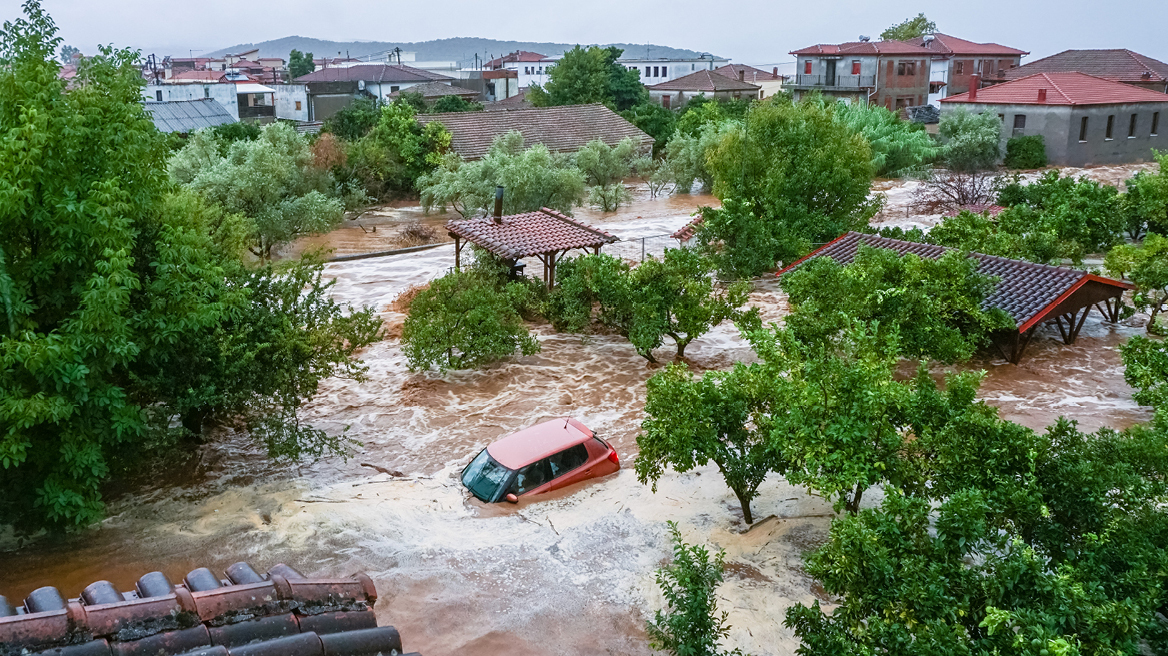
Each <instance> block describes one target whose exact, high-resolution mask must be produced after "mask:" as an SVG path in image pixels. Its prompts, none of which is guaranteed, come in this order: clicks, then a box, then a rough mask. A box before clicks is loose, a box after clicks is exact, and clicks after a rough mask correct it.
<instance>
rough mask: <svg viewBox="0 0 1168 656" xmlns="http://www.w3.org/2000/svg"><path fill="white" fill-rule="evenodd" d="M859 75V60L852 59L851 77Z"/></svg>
mask: <svg viewBox="0 0 1168 656" xmlns="http://www.w3.org/2000/svg"><path fill="white" fill-rule="evenodd" d="M859 74H860V60H859V59H853V60H852V75H859Z"/></svg>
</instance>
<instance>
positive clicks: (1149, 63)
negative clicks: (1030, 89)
mask: <svg viewBox="0 0 1168 656" xmlns="http://www.w3.org/2000/svg"><path fill="white" fill-rule="evenodd" d="M1070 72H1079V73H1086V74H1088V75H1094V76H1095V77H1101V78H1104V79H1106V80H1115V81H1116V82H1157V81H1159V82H1166V81H1168V64H1165V63H1164V62H1162V61H1160V60H1158V59H1152V58H1151V57H1145V56H1144V55H1141V54H1139V53H1138V52H1132V51H1131V50H1124V49H1115V50H1064V51H1062V52H1060V53H1058V54H1057V55H1051V56H1049V57H1043V58H1042V59H1037V60H1035V61H1032V62H1030V63H1027V64H1023V65H1021V66H1019V67H1017V68H1013V69H1010V70H1008V71H1005V73H1004V75H1003V77H1004V78H1005V79H1007V80H1016V79H1018V78H1022V77H1026V76H1027V75H1034V74H1035V73H1070ZM1145 73H1147V74H1148V77H1146V78H1145V77H1143V76H1144V74H1145Z"/></svg>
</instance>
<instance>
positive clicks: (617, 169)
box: [553, 69, 638, 212]
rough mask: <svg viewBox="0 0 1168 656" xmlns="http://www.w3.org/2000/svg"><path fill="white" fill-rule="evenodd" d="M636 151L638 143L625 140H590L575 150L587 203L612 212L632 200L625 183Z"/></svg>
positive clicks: (628, 138)
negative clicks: (610, 142) (612, 144)
mask: <svg viewBox="0 0 1168 656" xmlns="http://www.w3.org/2000/svg"><path fill="white" fill-rule="evenodd" d="M553 70H554V69H553ZM637 148H638V145H637V142H636V141H634V140H633V138H632V137H626V138H624V139H622V140H621V142H620V143H618V144H617V145H616V146H609V145H608V144H606V143H604V142H603V141H601V140H600V139H593V140H592V141H589V142H588V143H587V144H585V145H584V147H583V148H581V149H580V150H579V151H577V153H576V157H575V161H576V166H577V167H578V168H579V169H580V171H581V172H582V173H583V174H584V181H585V182H586V183H587V184H588V186H589V190H588V202H589V203H591V204H592V205H594V206H595V207H597V208H598V209H600V210H602V211H605V212H615V211H616V210H617V208H619V207H620V206H621V205H625V204H628V203H629V201H631V200H632V197H631V196H630V195H629V191H628V189H625V184H624V180H625V178H627V177H629V175H631V174H632V166H633V160H634V159H635V158H636V157H637Z"/></svg>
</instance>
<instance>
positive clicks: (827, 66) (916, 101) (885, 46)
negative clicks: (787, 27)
mask: <svg viewBox="0 0 1168 656" xmlns="http://www.w3.org/2000/svg"><path fill="white" fill-rule="evenodd" d="M790 54H792V55H795V58H796V63H795V75H794V76H793V78H792V84H790V85H788V88H790V89H791V90H792V91H794V94H795V99H796V100H798V99H799V98H801V97H803V96H805V95H806V94H808V93H813V92H818V93H822V94H823V95H825V96H828V97H832V98H837V99H839V100H843V101H844V102H862V103H868V104H877V105H882V106H884V107H887V108H888V109H891V110H896V109H900V108H901V107H913V106H917V105H923V104H925V102H926V101H927V99H928V95H929V63H930V60H931V59H932V56H933V53H932V51H930V50H929V49H927V48H923V47H921V46H919V45H914V44H911V43H905V42H903V41H865V40H861V41H854V42H851V43H840V44H819V45H814V46H810V47H808V48H803V49H801V50H795V51H792V52H791V53H790Z"/></svg>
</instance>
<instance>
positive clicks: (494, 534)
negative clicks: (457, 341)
mask: <svg viewBox="0 0 1168 656" xmlns="http://www.w3.org/2000/svg"><path fill="white" fill-rule="evenodd" d="M1112 168H1114V167H1112ZM1124 177H1126V176H1124ZM881 185H882V186H884V187H885V189H882V190H881V191H884V192H888V193H889V195H890V196H897V195H898V194H900V195H903V187H904V185H903V183H896V184H894V183H881ZM638 191H639V197H638V200H637V201H636V202H635V203H634V204H633V205H632V206H631V207H629V208H626V209H623V210H622V211H620V212H619V213H615V214H607V215H601V214H598V213H594V212H591V211H580V212H578V213H577V216H578V217H580V218H582V219H584V220H586V221H589V222H594V223H598V224H602V225H603V227H604V228H605V229H606V230H609V231H610V232H612V233H613V234H616V235H618V236H619V237H621V238H622V239H626V240H630V241H628V242H626V243H625V244H623V245H622V247H621V248H622V249H623V250H619V252H620V253H621V254H622V256H625V257H629V258H630V259H638V255H637V254H638V252H639V250H640V249H641V248H645V249H647V250H648V252H649V253H650V254H651V253H653V252H659V249H661V248H664V247H665V246H666V245H671V242H670V241H669V240H668V239H667V238H663V237H660V236H661V235H668V234H669V233H671V232H673V231H674V230H676V229H678V228H680V227H681V226H682V225H684V224H685V223H686V222H688V221H689V220H690V216H691V214H692V212H693V211H694V210H695V209H696V208H697V207H698V206H699V205H711V204H716V202H717V201H716V200H714V199H712V198H710V197H706V196H688V195H683V196H676V197H668V198H663V199H656V200H650V199H648V198H646V197H645V194H644V193H643V191H641V190H638ZM889 206H890V207H895V206H894V204H893V202H892V200H891V199H890V204H889ZM446 218H448V217H445V216H435V215H429V216H426V215H424V214H423V213H422V212H421V209H420V208H417V207H409V206H399V207H386V208H381V209H378V210H375V211H374V212H371V213H369V214H367V215H365V216H364V217H362V218H360V219H358V220H357V221H354V222H350V223H347V224H346V225H345V226H344V227H342V228H340V229H338V230H337V231H335V232H333V233H331V234H329V235H326V236H322V237H319V238H313V239H310V240H305V241H304V242H302V243H299V244H297V245H296V246H295V248H294V249H293V250H295V251H303V250H305V249H308V248H316V247H322V246H324V247H331V248H334V249H335V251H336V252H338V253H354V252H370V251H378V250H385V249H388V248H393V247H394V235H395V231H396V230H398V229H400V227H401V226H402V225H404V224H407V223H410V222H414V221H421V222H423V223H428V224H430V225H434V226H438V227H440V226H441V223H443V222H444V221H445V219H446ZM887 219H888V221H889V222H892V221H894V220H896V219H894V218H893V217H891V216H890V217H887ZM900 220H901V221H905V222H918V223H921V224H923V225H929V224H930V223H929V221H930V219H929V218H928V217H912V216H907V217H902V218H901V219H900ZM358 224H359V225H358ZM374 226H376V227H377V228H378V229H377V231H376V232H374V231H373V230H371V228H372V227H374ZM654 249H657V251H654ZM451 266H453V245H452V244H444V245H441V246H439V247H437V248H434V249H431V250H427V251H422V252H417V253H411V254H408V255H401V256H394V257H385V258H376V259H367V260H360V261H353V262H343V263H333V264H330V265H328V268H327V271H328V274H329V275H330V276H333V277H335V279H336V281H337V284H336V286H335V288H334V294H335V295H336V297H337V298H339V299H342V300H344V301H347V302H350V303H352V304H354V305H369V306H372V307H374V308H376V309H377V310H378V312H380V314H381V317H382V319H383V320H384V322H385V325H386V330H387V335H388V338H387V339H385V340H384V341H382V342H379V343H377V344H374V345H373V346H371V347H369V348H367V349H366V350H365V351H364V352H362V353H361V357H362V358H363V359H364V360H365V362H366V363H367V364H368V366H369V377H368V380H366V381H364V382H354V381H349V380H327V381H324V383H323V384H322V386H321V389H320V393H319V394H318V395H317V397H316V398H315V399H314V400H313V401H312V402H311V403H310V404H309V405H308V406H307V407H306V408H305V411H304V413H303V417H304V419H305V420H307V421H309V422H311V423H313V424H315V425H316V426H318V427H321V428H324V429H326V430H328V431H330V432H337V433H339V432H341V431H347V435H349V436H350V437H351V438H352V439H353V440H355V441H356V444H357V447H356V453H355V455H354V457H352V458H351V459H349V460H347V461H342V460H339V459H329V460H324V461H321V462H317V463H313V464H302V465H291V466H289V465H277V464H273V463H271V462H268V461H267V460H265V459H264V458H262V457H260V456H259V455H258V454H257V452H256V450H255V448H254V447H253V446H252V445H251V444H250V443H249V442H248V441H247V440H246V438H245V437H243V436H240V435H236V434H233V433H231V432H225V433H223V434H222V435H221V437H220V439H218V440H217V441H216V442H215V443H213V444H211V445H209V446H207V447H206V448H205V449H204V450H203V452H202V453H200V454H199V455H198V457H196V458H193V459H192V460H191V461H190V462H189V463H187V464H186V465H185V466H183V467H181V468H179V469H180V470H181V471H167V472H166V473H164V474H159V475H157V476H152V475H151V474H150V473H149V472H144V473H143V474H142V476H141V478H142V482H141V484H140V487H137V488H135V489H133V490H132V492H129V493H122V494H120V495H117V496H115V497H113V498H111V499H109V517H108V518H107V519H106V520H105V521H103V522H101V523H100V524H99V525H98V526H96V527H93V528H89V529H86V530H83V531H79V532H77V533H75V534H71V535H69V536H66V537H62V538H55V537H48V538H46V537H43V536H39V537H36V538H34V539H26V538H18V537H16V536H14V535H12V534H11V533H9V534H7V535H0V539H2V542H0V544H2V546H3V547H4V548H5V549H6V550H7V552H6V553H5V554H4V560H5V566H4V567H3V568H2V569H0V594H4V595H6V596H8V598H9V599H20V598H22V597H23V596H24V595H26V594H27V593H28V592H29V591H31V590H32V589H34V588H36V587H39V586H41V585H55V586H58V587H60V588H61V589H62V592H64V593H65V594H67V595H69V596H76V595H77V594H78V593H79V592H80V590H81V589H82V588H83V587H84V586H85V585H87V584H89V583H91V582H93V581H95V580H98V579H102V578H105V579H109V580H111V581H112V582H113V583H114V584H115V585H116V586H118V587H119V589H128V588H129V587H130V586H132V584H133V582H134V581H135V580H136V579H137V577H138V576H139V575H141V574H142V573H144V572H147V571H150V570H154V569H161V570H162V571H164V572H165V573H166V574H168V575H169V576H170V577H171V579H172V580H176V581H177V580H181V578H182V576H183V575H184V574H185V573H186V572H188V571H189V570H191V569H193V568H195V567H198V566H209V567H211V568H212V569H218V570H222V569H223V568H225V567H226V566H227V565H229V564H231V563H233V562H236V561H239V560H247V561H249V562H251V563H253V564H254V565H256V566H257V567H258V568H263V569H267V568H268V567H270V566H271V565H274V564H275V563H277V562H286V563H288V564H290V565H293V566H295V567H297V568H299V569H301V570H302V571H305V572H306V573H323V574H335V575H345V574H349V573H352V572H355V571H358V570H362V571H365V572H367V573H368V574H369V575H370V576H371V577H373V579H374V581H375V582H376V584H377V588H378V592H379V594H380V595H381V599H380V600H379V601H378V603H377V608H376V610H377V615H378V621H379V623H380V624H383V625H384V624H391V625H394V626H396V627H397V628H398V629H399V630H400V631H401V633H402V636H403V641H404V643H405V647H406V649H407V650H410V651H412V650H417V651H421V652H423V653H424V654H427V655H434V656H438V655H443V654H468V655H469V654H475V655H481V656H492V655H496V654H498V655H503V654H507V655H508V656H528V655H531V656H534V655H543V654H579V655H592V654H649V653H652V652H651V651H650V650H649V648H648V646H647V642H646V637H645V634H644V623H645V620H646V619H647V618H648V617H650V616H651V615H652V613H653V612H654V611H655V610H656V609H658V608H660V607H661V605H662V603H663V600H662V598H661V596H660V593H659V592H658V590H657V588H656V585H655V583H654V580H653V572H654V570H655V568H657V567H658V566H660V565H661V564H662V563H663V562H666V561H667V559H668V556H669V544H668V541H667V537H666V536H667V528H666V522H667V521H676V522H677V523H678V525H679V527H680V529H681V531H682V534H683V536H684V537H685V539H687V540H688V541H691V542H699V543H703V544H706V545H709V546H711V547H713V548H715V549H725V550H726V552H727V557H726V563H727V570H726V581H725V582H724V583H723V585H722V586H721V587H720V588H719V590H718V595H719V604H720V607H721V608H722V609H723V610H726V611H728V612H729V622H730V624H731V625H732V626H733V629H732V630H731V633H730V639H729V644H728V646H729V647H741V648H742V649H743V650H744V651H746V652H748V653H752V654H757V655H766V654H793V653H794V650H795V648H796V646H797V645H796V641H795V640H794V638H793V636H792V635H791V633H790V632H789V631H788V630H787V629H786V628H784V627H783V626H782V620H783V616H784V612H785V610H786V609H787V608H788V607H790V606H791V605H792V604H796V603H811V602H812V601H815V600H816V599H818V600H820V601H822V602H824V603H826V604H827V605H828V606H829V607H830V602H831V600H830V599H829V598H828V597H826V596H825V595H824V593H823V591H822V589H821V588H820V587H819V586H818V584H816V583H815V582H814V581H813V580H812V579H811V578H810V577H808V576H807V575H806V574H805V573H804V571H803V569H802V556H803V554H804V553H806V552H807V551H809V550H812V549H814V548H816V547H817V546H818V545H820V544H821V543H822V542H823V540H824V539H825V537H826V535H827V530H828V526H829V523H830V519H831V517H832V511H831V506H830V504H829V503H827V502H825V501H824V500H822V499H820V498H817V497H814V496H810V495H808V494H807V493H805V492H804V491H803V490H801V489H799V488H795V487H792V486H790V485H788V484H786V483H785V482H784V481H783V480H782V479H781V478H779V477H777V476H774V477H772V478H770V479H769V480H768V481H766V483H764V485H763V486H762V488H761V490H760V496H759V498H758V499H757V501H756V503H755V506H754V513H755V516H756V517H758V518H760V520H759V521H758V522H756V523H755V525H754V526H753V527H750V528H749V530H747V529H748V527H747V526H745V525H744V524H743V522H742V520H741V519H740V517H741V515H740V511H739V508H738V504H737V501H736V500H735V499H734V497H733V495H732V493H730V492H729V490H728V489H727V488H726V487H725V485H724V484H723V483H722V481H721V477H720V476H719V475H718V473H717V471H716V468H714V467H712V466H711V467H706V468H702V469H699V470H696V471H693V472H690V473H687V474H683V475H679V474H675V473H672V472H670V473H667V474H666V475H665V476H664V477H663V478H662V480H661V482H660V484H659V486H658V489H657V492H656V493H653V492H652V491H651V490H650V489H649V488H648V487H646V486H643V485H641V484H640V483H638V482H637V480H636V476H635V474H634V472H633V471H632V467H631V465H632V460H633V457H634V456H635V455H636V435H637V432H638V426H639V424H640V422H641V421H642V419H643V417H644V415H643V405H644V395H645V385H644V383H645V380H646V379H647V378H648V377H649V376H651V375H652V374H653V373H654V372H655V371H657V370H658V368H659V367H658V366H657V365H650V364H649V363H647V362H646V361H645V360H644V359H643V358H641V357H639V356H638V355H637V354H636V353H635V352H634V350H633V348H632V347H631V346H630V345H629V344H628V343H627V342H625V341H624V340H623V339H622V338H619V337H613V336H605V335H592V336H587V337H581V336H573V335H562V334H556V333H554V332H553V331H552V330H551V329H550V328H549V327H547V326H542V325H536V326H533V328H532V329H533V331H534V332H535V333H536V334H537V335H538V337H539V339H540V342H541V345H542V351H541V352H540V353H538V354H536V355H533V356H529V357H521V358H513V359H509V360H507V361H504V362H500V363H497V364H494V365H491V366H488V367H486V368H484V369H482V370H480V371H459V372H452V373H449V374H447V375H446V376H438V375H436V374H411V373H410V372H409V371H408V370H407V369H406V363H405V359H404V357H403V356H402V353H401V350H400V344H399V341H398V339H397V336H398V335H400V329H401V324H402V322H403V321H404V318H405V317H404V315H402V314H400V313H397V312H394V311H393V310H392V308H391V306H392V303H393V301H394V299H395V298H396V297H397V296H398V295H399V294H400V293H402V292H403V291H405V290H406V289H409V288H410V287H411V286H413V285H417V284H422V283H425V282H426V281H428V280H430V279H432V278H434V277H436V276H439V275H442V274H443V273H444V272H445V271H446V270H447V269H449V268H450V267H451ZM529 273H530V270H529ZM751 303H752V304H753V305H755V306H757V307H759V308H760V309H761V311H762V314H763V316H764V318H766V319H768V320H780V319H781V317H782V316H783V314H784V313H785V311H786V303H785V299H784V297H783V295H782V293H781V291H780V290H779V288H778V285H777V284H776V282H775V281H774V280H773V279H771V278H768V279H764V280H761V281H758V283H757V284H756V289H755V292H754V293H753V294H752V296H751ZM1140 331H1141V329H1139V328H1135V327H1130V326H1112V325H1109V324H1105V323H1102V322H1100V321H1099V320H1098V315H1092V317H1091V318H1090V319H1088V321H1087V323H1086V325H1085V326H1084V328H1083V330H1082V333H1081V334H1080V337H1079V340H1078V342H1077V343H1076V344H1075V345H1074V346H1070V347H1067V346H1064V345H1062V344H1061V342H1059V340H1058V336H1057V332H1055V331H1047V332H1040V333H1039V335H1038V336H1036V337H1035V338H1034V340H1033V341H1032V342H1031V344H1030V346H1029V349H1028V351H1027V357H1026V359H1025V360H1024V361H1023V363H1022V364H1021V365H1019V366H1015V365H1011V364H1008V363H1006V362H1005V360H1003V359H1001V358H1000V357H995V354H991V353H986V354H984V355H983V356H981V357H980V358H979V359H977V360H976V361H974V362H972V363H969V364H968V365H965V366H964V368H973V369H985V370H986V376H985V379H984V382H983V385H982V388H981V396H982V398H984V399H985V400H986V401H988V402H989V403H991V404H993V405H995V406H997V407H998V408H1000V409H1001V412H1002V414H1003V416H1005V417H1007V418H1009V419H1012V420H1014V421H1018V422H1020V423H1023V424H1025V425H1027V426H1031V427H1033V428H1036V429H1042V428H1043V427H1045V426H1047V425H1049V424H1050V423H1052V422H1053V421H1054V420H1055V419H1056V418H1057V417H1058V416H1060V415H1067V416H1071V417H1075V418H1078V419H1079V421H1080V425H1081V426H1082V427H1083V428H1085V429H1088V430H1094V429H1096V428H1099V427H1101V426H1115V427H1124V426H1128V425H1130V424H1132V423H1135V422H1140V421H1145V420H1147V419H1149V411H1148V409H1147V408H1141V407H1139V406H1138V405H1136V404H1135V402H1134V401H1133V400H1132V390H1131V389H1130V388H1129V387H1128V386H1127V385H1126V384H1125V383H1124V381H1123V368H1122V364H1121V362H1120V358H1119V352H1118V348H1117V347H1118V346H1119V345H1120V344H1122V343H1123V342H1124V341H1125V340H1126V339H1127V338H1128V337H1130V336H1131V335H1133V334H1138V333H1139V332H1140ZM686 353H687V360H688V361H689V363H690V365H691V366H692V367H694V368H695V369H700V370H705V369H712V368H725V367H728V366H730V365H731V364H732V363H733V362H734V361H736V360H748V359H750V358H752V357H753V355H752V353H751V352H750V349H749V348H748V347H747V345H746V344H745V343H744V342H743V340H742V339H740V338H739V336H738V335H737V333H736V331H735V329H734V328H733V327H732V326H728V325H724V326H719V327H718V328H716V329H715V330H714V331H712V332H711V333H710V334H707V335H705V336H703V337H702V338H700V339H698V340H696V341H694V342H693V343H692V344H691V345H690V346H689V348H688V349H687V351H686ZM659 355H660V356H662V359H664V360H667V359H668V357H666V356H667V355H668V353H667V351H666V349H662V350H661V351H660V352H659ZM945 370H946V369H945V368H944V367H935V369H934V371H935V373H936V374H937V375H941V374H943V373H944V372H945ZM566 415H571V416H574V417H576V418H578V419H579V420H580V421H582V422H584V423H585V424H586V425H588V426H589V427H591V428H592V429H593V430H594V431H595V432H596V433H597V434H599V435H600V436H602V437H604V438H605V439H607V440H608V441H610V442H611V443H612V444H613V445H614V446H615V447H616V449H617V451H618V452H619V454H620V456H621V459H622V469H621V471H620V472H619V473H617V474H614V475H612V476H610V477H607V478H605V479H602V480H598V481H591V482H588V483H585V484H581V485H577V486H575V487H574V488H569V489H566V490H562V491H558V492H556V493H554V494H553V495H549V496H544V497H540V498H538V499H537V500H524V501H523V502H522V503H520V504H518V505H509V504H502V505H496V506H491V507H487V506H484V505H483V504H481V503H478V502H477V501H473V500H470V499H468V495H467V494H466V493H465V492H464V491H463V489H462V487H461V486H460V484H459V483H458V480H457V477H458V474H459V473H460V471H461V469H462V467H463V466H465V465H466V464H467V462H469V460H470V458H471V457H472V456H474V455H475V453H477V452H478V451H479V450H480V449H482V448H483V447H484V446H486V444H488V443H489V442H491V441H492V440H494V439H496V438H499V437H501V436H503V435H505V434H507V433H510V432H512V431H515V430H518V429H520V428H524V427H526V426H529V425H531V424H534V423H537V422H539V421H543V420H545V419H549V418H554V417H562V416H566ZM878 502H879V494H878V493H877V492H872V493H870V494H868V495H867V497H866V501H865V503H866V504H875V503H878Z"/></svg>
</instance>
